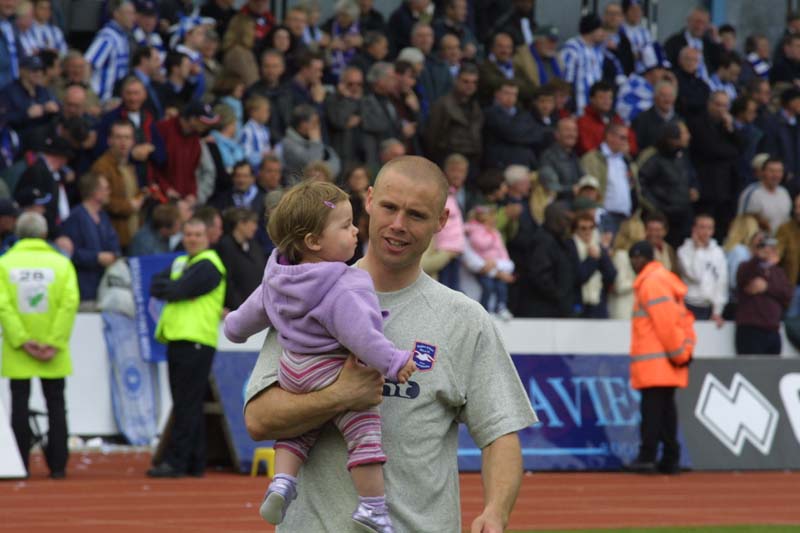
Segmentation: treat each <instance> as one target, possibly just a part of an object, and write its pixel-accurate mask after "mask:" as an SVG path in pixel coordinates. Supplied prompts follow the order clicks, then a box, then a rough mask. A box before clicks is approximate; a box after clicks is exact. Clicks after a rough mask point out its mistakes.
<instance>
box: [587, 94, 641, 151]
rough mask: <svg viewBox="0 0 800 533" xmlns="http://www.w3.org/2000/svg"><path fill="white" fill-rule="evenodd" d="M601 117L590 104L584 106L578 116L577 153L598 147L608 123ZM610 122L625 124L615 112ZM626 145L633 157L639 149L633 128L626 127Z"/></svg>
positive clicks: (603, 137)
mask: <svg viewBox="0 0 800 533" xmlns="http://www.w3.org/2000/svg"><path fill="white" fill-rule="evenodd" d="M603 119H604V117H602V116H601V115H600V113H598V112H597V111H596V110H595V109H594V108H593V107H592V106H590V105H587V106H586V107H585V108H584V110H583V116H581V117H580V118H578V145H577V146H576V147H575V149H576V150H577V151H578V155H583V154H585V153H586V152H591V151H592V150H596V149H598V148H600V144H601V143H602V142H603V140H604V139H605V135H606V126H607V125H608V122H606V120H603ZM611 122H613V123H614V124H625V121H624V120H622V117H620V116H619V115H617V114H616V113H614V114H613V115H612V116H611ZM628 145H629V146H630V154H629V155H630V156H631V157H634V156H635V155H636V152H638V151H639V146H638V145H637V144H636V134H635V133H634V132H633V128H629V129H628Z"/></svg>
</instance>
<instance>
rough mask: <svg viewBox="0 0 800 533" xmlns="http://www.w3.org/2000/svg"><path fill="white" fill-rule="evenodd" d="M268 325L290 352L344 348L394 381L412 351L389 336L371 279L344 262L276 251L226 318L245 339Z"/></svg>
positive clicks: (236, 338) (232, 332) (229, 328)
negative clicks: (287, 256) (292, 258)
mask: <svg viewBox="0 0 800 533" xmlns="http://www.w3.org/2000/svg"><path fill="white" fill-rule="evenodd" d="M269 326H274V327H275V329H277V330H278V340H279V341H280V343H281V346H283V347H284V349H286V350H289V351H290V352H294V353H298V354H303V355H325V354H330V353H335V352H337V351H341V350H342V347H344V348H345V349H347V350H349V351H350V352H352V353H354V354H355V355H356V356H358V358H359V359H361V360H362V361H363V362H364V363H366V364H367V365H369V366H371V367H372V368H375V369H377V370H379V371H380V372H381V373H382V374H383V375H384V376H386V377H388V378H389V379H397V372H398V371H399V370H400V369H401V368H403V366H404V365H405V364H406V362H407V361H408V358H409V357H410V355H411V352H409V351H408V350H400V349H398V348H397V347H395V345H394V344H392V343H391V342H390V341H389V340H387V339H386V337H384V335H383V315H382V314H381V309H380V306H379V304H378V296H377V295H376V294H375V287H374V285H373V284H372V278H370V276H369V274H367V273H366V272H365V271H363V270H360V269H358V268H353V267H349V266H347V265H345V264H344V263H333V262H322V263H304V264H301V265H284V264H280V263H279V261H278V252H277V250H273V252H272V255H270V257H269V261H267V268H266V270H265V271H264V279H263V281H262V282H261V285H259V287H258V288H257V289H256V290H255V291H253V293H252V294H251V295H250V296H249V297H248V298H247V300H246V301H245V302H244V303H243V304H242V305H241V306H240V307H239V308H238V309H237V310H236V311H233V312H232V313H230V314H229V315H228V316H227V317H226V318H225V328H224V331H225V336H226V337H227V338H228V339H230V341H231V342H236V343H241V342H244V341H246V340H247V338H248V337H249V336H250V335H253V334H255V333H258V332H259V331H261V330H263V329H264V328H266V327H269Z"/></svg>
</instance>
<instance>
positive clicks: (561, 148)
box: [539, 117, 584, 199]
mask: <svg viewBox="0 0 800 533" xmlns="http://www.w3.org/2000/svg"><path fill="white" fill-rule="evenodd" d="M555 141H556V142H554V143H553V144H552V145H551V146H550V148H548V149H546V150H545V151H544V152H542V155H541V157H540V158H539V182H540V183H541V184H542V185H543V186H544V188H545V189H547V190H548V191H550V192H554V193H556V194H557V196H558V198H559V199H570V198H572V196H573V195H574V194H575V191H574V188H575V185H576V184H577V183H578V180H580V179H581V176H583V175H584V171H583V167H582V166H581V162H580V159H579V158H578V154H577V153H576V151H575V145H576V144H577V143H578V123H577V121H576V120H575V119H574V118H572V117H568V118H562V119H561V120H559V121H558V124H556V130H555Z"/></svg>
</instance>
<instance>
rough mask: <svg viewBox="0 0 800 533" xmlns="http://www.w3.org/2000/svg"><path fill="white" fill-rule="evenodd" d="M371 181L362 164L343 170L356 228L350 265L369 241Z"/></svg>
mask: <svg viewBox="0 0 800 533" xmlns="http://www.w3.org/2000/svg"><path fill="white" fill-rule="evenodd" d="M465 175H466V174H465ZM371 183H372V179H371V177H370V175H369V169H368V168H367V167H366V166H364V165H356V166H352V167H350V168H349V169H348V170H347V171H345V172H344V175H343V179H342V184H343V185H344V187H343V189H344V190H345V191H346V192H347V193H348V194H349V195H350V206H351V207H352V208H353V225H354V226H355V227H357V228H358V235H357V237H356V238H357V239H358V245H357V246H356V253H355V254H354V255H353V257H352V258H351V259H350V261H349V262H348V264H351V265H352V264H355V262H356V261H358V260H359V259H361V258H362V257H364V252H365V251H366V247H367V243H368V242H369V214H368V213H367V211H366V205H367V191H368V190H369V188H370V184H371Z"/></svg>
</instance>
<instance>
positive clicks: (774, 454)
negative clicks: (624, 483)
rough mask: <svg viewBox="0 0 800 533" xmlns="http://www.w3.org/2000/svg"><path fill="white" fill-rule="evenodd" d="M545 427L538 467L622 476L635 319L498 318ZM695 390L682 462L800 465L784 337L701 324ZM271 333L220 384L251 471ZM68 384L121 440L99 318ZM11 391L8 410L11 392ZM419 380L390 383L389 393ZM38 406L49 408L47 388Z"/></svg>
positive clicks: (78, 430) (687, 409) (529, 455)
mask: <svg viewBox="0 0 800 533" xmlns="http://www.w3.org/2000/svg"><path fill="white" fill-rule="evenodd" d="M498 328H499V330H500V333H501V335H502V336H503V339H504V342H505V344H506V346H507V348H508V350H509V351H510V352H511V353H512V355H513V358H514V363H515V365H516V367H517V370H518V371H519V374H520V378H521V379H522V382H523V385H524V386H525V388H526V391H527V392H528V394H529V395H530V397H531V403H532V405H533V406H534V408H535V409H536V410H537V413H538V414H539V417H540V419H541V423H540V424H538V425H537V426H534V427H531V428H528V429H526V430H524V431H523V432H522V433H521V438H522V444H523V452H524V456H525V467H526V468H527V469H531V470H586V469H591V470H606V469H616V468H618V467H619V466H620V464H621V463H623V462H626V461H628V460H630V459H631V458H632V457H633V456H634V455H635V453H636V449H637V446H638V422H639V414H638V401H639V395H638V393H637V392H636V391H634V390H632V389H630V387H629V386H628V358H627V350H628V344H629V335H630V326H629V323H628V322H626V321H611V320H609V321H599V320H513V321H511V322H509V323H498ZM697 330H698V338H699V342H698V346H697V352H696V361H695V362H694V363H693V366H692V369H691V379H690V382H691V383H690V387H689V388H688V389H686V390H685V391H681V392H680V393H679V395H678V398H679V410H680V416H681V420H680V427H681V439H682V441H683V442H684V444H685V446H684V447H683V448H684V454H683V457H682V460H683V464H684V465H685V466H691V467H693V468H696V469H720V468H722V469H760V468H798V467H800V464H798V463H800V395H799V394H798V390H800V358H798V357H797V356H798V354H797V352H796V351H795V350H794V348H793V347H791V346H790V345H789V343H788V341H785V339H784V355H783V357H780V358H757V357H754V358H734V357H733V355H732V354H733V330H734V326H733V324H726V325H725V326H724V327H723V328H722V329H717V328H716V327H715V326H714V325H713V324H712V323H710V322H709V323H698V324H697ZM263 338H264V334H263V333H262V334H260V335H257V336H255V337H253V338H251V339H250V340H249V341H248V342H247V343H246V344H244V345H236V344H232V343H230V342H228V341H227V340H226V339H224V337H221V341H220V345H219V353H218V355H217V357H216V358H215V363H214V368H213V377H214V381H215V384H216V387H217V389H218V391H219V397H220V403H221V406H222V409H223V411H224V413H225V417H224V418H225V423H226V427H227V432H228V434H229V435H228V436H229V440H230V441H231V442H232V444H233V447H234V448H235V458H236V461H235V462H236V463H237V464H238V465H239V468H240V469H241V470H242V471H248V470H249V468H250V460H251V457H252V450H253V448H254V447H255V446H256V443H253V442H252V441H251V440H250V439H249V437H248V436H247V434H246V431H245V429H244V421H243V419H242V415H241V413H242V402H243V388H244V384H245V383H246V381H247V378H248V376H249V373H250V370H251V369H252V366H253V362H254V361H255V358H256V355H257V352H258V350H259V349H260V347H261V344H262V342H263ZM71 349H72V354H73V355H72V356H73V366H74V373H73V375H72V376H70V377H69V378H68V379H67V391H66V399H67V414H68V422H69V429H70V433H71V434H78V435H101V436H107V435H116V434H119V433H120V430H119V429H118V426H117V423H116V421H115V417H114V410H113V406H112V394H111V381H112V371H111V365H110V359H109V356H108V355H107V350H106V345H105V342H104V340H103V329H102V319H101V316H100V315H98V314H79V315H78V318H77V320H76V325H75V330H74V332H73V336H72V340H71ZM156 368H157V375H158V379H157V383H156V386H155V389H156V397H157V398H156V400H157V401H156V406H157V409H156V411H157V413H158V427H159V428H163V427H164V424H165V421H166V419H167V417H168V415H169V411H170V409H171V400H170V397H169V390H168V384H167V379H166V365H165V363H158V364H157V365H156ZM2 381H3V382H2V383H1V384H0V400H2V403H3V405H4V406H5V411H6V412H8V406H9V401H10V398H9V390H8V386H7V385H6V383H5V381H6V380H2ZM409 387H413V385H394V384H387V385H386V387H385V390H384V394H385V395H387V396H388V395H407V394H411V392H410V389H409ZM31 405H32V407H33V408H35V409H41V410H44V407H45V405H44V400H43V398H42V395H41V389H40V388H39V386H38V382H35V385H34V387H33V394H32V400H31ZM459 463H460V466H461V467H462V469H464V470H475V469H477V468H479V465H480V451H479V450H477V449H476V448H475V447H474V444H472V442H471V439H470V438H469V435H468V434H467V432H466V430H465V429H464V428H462V430H461V434H460V436H459Z"/></svg>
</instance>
